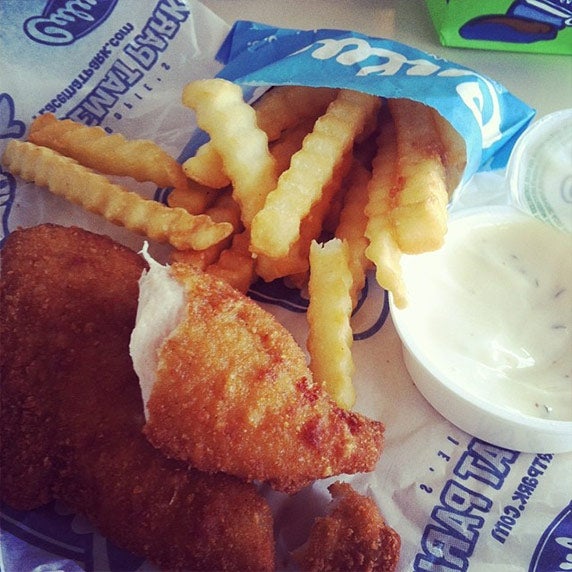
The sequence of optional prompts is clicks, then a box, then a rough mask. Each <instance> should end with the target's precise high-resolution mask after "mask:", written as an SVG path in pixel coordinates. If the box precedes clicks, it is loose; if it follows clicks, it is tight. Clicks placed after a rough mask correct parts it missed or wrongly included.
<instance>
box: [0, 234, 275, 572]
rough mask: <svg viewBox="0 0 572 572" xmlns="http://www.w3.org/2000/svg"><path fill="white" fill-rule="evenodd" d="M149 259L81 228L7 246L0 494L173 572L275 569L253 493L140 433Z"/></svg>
mask: <svg viewBox="0 0 572 572" xmlns="http://www.w3.org/2000/svg"><path fill="white" fill-rule="evenodd" d="M143 267H144V262H143V260H142V259H141V257H140V256H138V255H137V254H136V253H134V252H132V251H130V250H128V249H127V248H125V247H122V246H120V245H118V244H116V243H114V242H112V241H111V240H110V239H108V238H107V237H102V236H98V235H95V234H92V233H89V232H87V231H84V230H81V229H77V228H63V227H57V226H53V225H45V226H40V227H36V228H32V229H28V230H20V231H15V232H14V233H12V234H11V235H10V237H9V238H8V239H7V241H6V245H5V247H4V249H3V251H2V281H1V293H0V295H1V298H0V304H1V308H2V313H1V321H0V325H1V336H2V356H1V392H0V396H1V404H0V405H1V411H0V437H1V446H0V469H1V478H0V492H1V497H2V500H3V501H5V502H6V503H8V504H9V505H11V506H12V507H14V508H16V509H24V510H27V509H33V508H35V507H38V506H40V505H42V504H44V503H47V502H48V501H51V500H52V499H60V500H62V501H64V502H65V503H66V504H67V505H68V506H70V507H71V508H73V509H74V510H76V511H77V512H80V513H83V514H84V515H86V516H87V517H88V518H89V519H90V520H91V521H92V522H93V523H94V524H95V525H96V526H97V527H98V528H99V530H100V531H101V533H102V534H103V535H104V536H106V537H107V538H108V539H110V540H111V541H113V542H115V543H116V544H118V545H119V546H122V547H124V548H125V549H127V550H129V551H132V552H133V553H136V554H139V555H141V556H144V557H147V558H148V559H149V560H150V561H152V562H153V563H155V564H156V565H157V566H159V567H160V568H163V569H166V570H182V569H187V570H189V569H190V570H272V569H273V568H274V543H273V531H272V517H271V513H270V510H269V507H268V505H267V504H266V502H265V501H264V499H262V498H261V497H260V496H259V495H258V494H257V492H256V490H255V488H254V487H253V486H252V485H249V484H246V483H243V482H240V481H239V480H237V479H234V478H232V477H229V476H227V475H222V474H216V475H208V474H205V473H201V472H199V471H196V470H190V469H188V467H187V466H184V465H181V464H180V463H177V462H175V461H172V460H168V459H166V458H165V457H163V456H162V455H161V454H160V453H159V451H157V449H155V448H153V447H152V446H151V445H150V444H149V443H148V441H147V440H146V439H145V437H144V436H143V434H142V431H141V429H142V426H143V423H144V416H143V407H142V400H141V394H140V389H139V383H138V379H137V376H136V375H135V373H134V372H133V368H132V363H131V359H130V356H129V349H128V345H129V339H130V334H131V331H132V329H133V326H134V323H135V315H136V309H137V296H138V286H137V282H138V279H139V277H140V274H141V272H142V270H143Z"/></svg>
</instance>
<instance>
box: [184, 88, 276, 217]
mask: <svg viewBox="0 0 572 572" xmlns="http://www.w3.org/2000/svg"><path fill="white" fill-rule="evenodd" d="M183 103H184V105H186V106H187V107H189V108H191V109H193V110H194V111H195V114H196V120H197V124H198V126H199V127H200V128H201V129H203V130H204V131H206V132H207V133H208V134H209V135H210V137H211V143H212V145H213V147H214V148H215V149H216V150H217V152H218V153H219V154H220V156H221V158H222V162H223V165H224V170H225V172H226V174H227V175H228V177H229V179H230V180H231V182H232V187H233V196H234V198H235V200H236V201H237V203H239V205H240V207H241V212H242V221H243V223H244V226H245V227H246V228H249V227H250V224H251V222H252V219H253V217H254V215H255V214H256V213H257V212H258V210H259V209H260V208H261V207H262V205H263V204H264V201H265V200H266V196H267V194H268V193H269V192H270V191H271V190H272V189H273V188H274V187H275V186H276V175H277V174H276V162H275V161H274V158H273V157H272V155H271V154H270V151H269V149H268V137H267V136H266V133H264V131H262V129H260V128H259V127H258V125H257V123H256V113H255V111H254V109H253V108H252V107H251V106H250V105H248V103H246V102H245V101H244V99H243V94H242V89H241V88H240V86H238V85H236V84H234V83H232V82H230V81H227V80H224V79H220V78H215V79H207V80H196V81H193V82H191V83H189V84H187V85H186V86H185V88H184V90H183Z"/></svg>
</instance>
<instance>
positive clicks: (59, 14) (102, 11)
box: [24, 0, 117, 46]
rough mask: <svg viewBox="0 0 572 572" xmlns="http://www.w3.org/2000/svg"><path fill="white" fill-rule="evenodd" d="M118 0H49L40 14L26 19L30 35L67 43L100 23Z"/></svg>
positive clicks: (36, 39) (50, 42)
mask: <svg viewBox="0 0 572 572" xmlns="http://www.w3.org/2000/svg"><path fill="white" fill-rule="evenodd" d="M116 4H117V0H49V2H48V3H47V4H46V7H45V8H44V10H43V12H42V13H41V14H40V15H39V16H33V17H32V18H28V19H27V20H26V21H25V22H24V32H25V34H26V36H28V38H30V39H31V40H33V41H34V42H38V43H40V44H47V45H50V46H67V45H69V44H73V43H74V42H76V41H77V40H79V39H80V38H83V36H85V35H87V34H89V33H90V32H91V31H93V30H95V29H96V28H97V27H98V26H100V25H101V24H102V23H103V22H104V21H105V20H106V19H107V18H108V16H109V15H110V14H111V12H113V8H114V7H115V5H116Z"/></svg>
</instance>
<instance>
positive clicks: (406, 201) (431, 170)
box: [387, 99, 449, 254]
mask: <svg viewBox="0 0 572 572" xmlns="http://www.w3.org/2000/svg"><path fill="white" fill-rule="evenodd" d="M387 104H388V107H389V111H390V113H391V116H392V118H393V121H394V123H395V130H396V139H397V170H398V180H397V184H398V187H397V188H396V189H395V191H394V192H395V196H394V206H393V209H392V212H391V216H392V220H393V226H394V229H395V235H394V236H395V240H396V242H397V244H398V245H399V248H400V249H401V251H402V252H404V253H407V254H419V253H421V252H427V251H430V250H436V249H438V248H440V247H441V246H442V244H443V241H444V238H445V233H446V232H447V204H448V201H449V195H448V193H447V184H446V173H445V168H444V166H443V162H442V160H441V157H442V156H443V154H444V150H443V144H442V142H441V139H440V136H439V130H438V129H437V127H436V124H435V117H434V114H433V112H432V110H431V108H430V107H428V106H426V105H423V104H420V103H418V102H416V101H412V100H409V99H389V100H388V102H387Z"/></svg>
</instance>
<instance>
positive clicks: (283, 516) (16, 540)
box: [0, 0, 572, 572]
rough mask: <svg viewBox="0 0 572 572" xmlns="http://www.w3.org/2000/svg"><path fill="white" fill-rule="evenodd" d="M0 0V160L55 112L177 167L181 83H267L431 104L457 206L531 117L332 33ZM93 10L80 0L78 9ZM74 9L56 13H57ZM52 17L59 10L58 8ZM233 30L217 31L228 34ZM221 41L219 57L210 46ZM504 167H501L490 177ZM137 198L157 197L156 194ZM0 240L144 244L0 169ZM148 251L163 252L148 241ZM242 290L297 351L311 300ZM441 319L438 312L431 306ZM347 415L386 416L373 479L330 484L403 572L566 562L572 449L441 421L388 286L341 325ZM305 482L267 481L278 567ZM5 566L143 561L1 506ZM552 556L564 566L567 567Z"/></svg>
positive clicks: (519, 106) (400, 48) (491, 178)
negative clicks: (395, 316) (500, 437)
mask: <svg viewBox="0 0 572 572" xmlns="http://www.w3.org/2000/svg"><path fill="white" fill-rule="evenodd" d="M63 4H64V3H63V2H59V3H58V2H41V1H32V0H28V1H26V2H16V1H13V2H3V3H2V4H0V22H1V23H2V24H1V26H0V53H1V54H2V57H1V58H0V78H1V82H2V83H1V89H0V152H1V151H3V149H4V147H5V144H6V141H7V140H8V139H9V138H19V139H23V138H25V137H26V131H27V127H28V125H29V123H30V121H31V119H32V118H33V117H35V116H36V115H38V114H40V113H43V112H46V111H50V112H53V113H55V114H56V115H57V116H58V117H62V118H63V117H70V118H73V119H76V120H78V121H82V122H84V123H87V124H101V125H102V126H104V127H105V128H106V129H107V130H108V131H110V132H113V131H118V132H121V133H123V134H124V135H126V136H127V137H137V138H150V139H153V140H155V141H156V142H158V143H159V144H161V145H162V146H163V147H164V148H165V149H166V150H167V151H168V152H169V153H171V154H172V155H174V156H175V157H178V158H179V159H180V160H183V159H185V158H186V157H188V156H190V154H191V153H192V152H193V151H194V149H195V148H196V147H197V146H198V145H199V144H200V142H202V141H204V140H205V135H204V134H203V133H201V132H200V131H198V130H197V129H196V124H195V122H194V117H193V114H192V112H190V110H188V109H186V108H184V107H183V105H182V103H181V92H182V88H183V86H184V85H185V84H186V83H187V82H189V81H191V80H193V79H198V78H205V77H212V76H214V75H216V74H219V75H220V76H222V77H226V78H229V79H232V80H235V81H237V82H238V83H240V84H241V85H243V86H244V88H245V95H246V96H248V97H251V96H255V95H256V93H257V90H258V89H259V88H260V89H264V88H265V87H267V86H271V85H282V84H307V85H330V86H334V87H348V88H351V89H358V90H362V91H366V92H369V93H375V94H377V95H380V96H383V97H408V98H413V99H416V100H420V101H423V102H424V103H427V104H429V105H432V106H433V107H435V108H436V109H437V110H438V111H439V112H440V113H441V114H442V115H443V116H444V117H446V118H447V119H448V120H449V121H450V122H451V123H452V124H453V126H454V127H455V128H456V129H457V130H458V131H459V132H460V133H461V134H462V135H463V137H464V138H465V141H466V143H467V149H468V167H467V170H466V173H465V176H464V181H463V183H464V184H463V187H462V192H458V193H457V194H458V196H457V202H456V204H455V208H463V207H464V206H465V205H466V206H473V205H475V204H490V203H493V202H494V203H497V202H503V201H505V200H506V197H505V191H504V186H503V178H502V174H500V175H499V172H498V171H490V172H487V171H488V170H490V169H499V168H501V169H502V168H503V167H504V166H505V164H506V160H507V158H508V155H509V153H510V150H511V148H512V146H513V144H514V142H515V140H516V138H517V137H518V136H519V134H520V133H521V132H522V131H523V130H524V128H525V127H526V125H527V124H528V123H529V122H530V121H531V119H532V117H533V115H534V112H533V110H531V109H530V108H529V107H528V106H527V105H526V104H524V103H523V102H521V101H519V100H518V99H516V98H515V97H514V96H512V95H511V94H510V93H508V92H507V91H506V90H505V89H504V88H503V87H502V86H501V85H499V84H498V83H497V82H496V81H494V80H492V79H490V78H486V77H484V76H482V75H480V74H478V73H477V72H475V71H472V70H468V69H466V68H464V67H462V66H459V65H457V64H455V63H452V62H448V61H446V60H443V59H440V58H437V57H434V56H431V55H430V54H427V53H424V52H421V51H419V50H416V49H414V48H411V47H409V46H404V45H403V44H399V43H396V42H393V41H391V40H385V39H379V38H371V37H366V36H363V35H361V34H357V33H355V32H348V31H340V30H313V31H300V30H286V29H280V28H272V27H269V26H266V25H262V24H257V23H255V22H238V23H236V24H235V26H234V27H233V28H232V29H231V30H230V33H229V26H228V25H227V24H225V23H224V22H223V21H221V20H220V19H219V18H217V17H216V16H215V15H214V14H212V13H211V12H209V11H208V10H207V9H206V8H205V7H204V6H202V5H201V4H200V3H198V2H194V1H187V2H183V1H179V0H177V1H175V0H160V1H151V0H145V1H141V2H138V3H137V10H133V9H132V8H130V6H131V7H132V6H133V5H132V4H130V3H119V2H117V3H116V2H108V3H103V2H101V3H84V5H82V7H81V8H80V6H79V3H76V4H75V12H74V7H72V8H70V9H69V11H68V12H66V13H65V15H64V13H63V12H61V10H63V8H62V6H63ZM88 4H89V6H90V7H88ZM68 8H69V6H68ZM58 10H60V12H58ZM227 34H228V35H227ZM219 48H220V50H219ZM501 173H502V172H501ZM145 192H146V193H147V195H148V196H150V197H154V198H156V199H157V200H162V201H164V200H165V197H166V196H167V195H166V193H167V192H168V191H166V190H165V189H156V188H153V187H152V186H150V187H149V188H148V189H146V191H145ZM0 209H1V211H0V212H1V220H2V238H4V237H5V236H6V235H8V234H9V232H10V231H12V230H13V229H15V228H17V227H18V226H32V225H35V224H39V223H42V222H53V223H59V224H63V225H71V224H76V225H79V226H82V227H84V228H86V229H88V230H92V231H95V232H99V233H103V234H107V235H109V236H111V237H113V238H114V239H116V240H118V241H120V242H122V243H124V244H126V245H128V246H130V247H131V248H133V249H140V248H141V246H142V244H143V238H142V237H140V236H136V235H133V234H132V233H130V232H128V231H126V230H124V229H121V228H119V227H116V226H114V225H112V224H110V223H107V222H106V221H104V220H103V219H101V218H100V217H97V216H95V215H91V214H89V213H86V212H84V211H83V210H82V209H80V208H79V207H76V206H74V205H71V204H69V203H67V202H66V201H64V200H63V199H60V198H58V197H55V196H52V195H51V194H50V193H49V192H47V191H45V190H43V189H38V188H37V187H35V186H34V185H29V184H24V183H23V182H22V181H20V180H16V178H15V177H13V176H12V175H11V174H10V173H7V172H5V171H0ZM150 253H151V255H152V256H154V257H155V258H157V259H159V260H161V257H162V256H163V257H164V256H165V253H166V250H165V247H162V246H160V245H156V244H151V248H150ZM250 295H251V296H252V297H253V298H254V299H256V300H257V301H258V302H259V303H260V304H261V305H263V306H264V307H265V308H267V309H268V310H269V311H270V312H272V313H273V314H275V315H276V316H277V318H278V319H279V320H280V321H281V322H282V323H283V324H284V325H285V326H286V327H288V329H289V330H290V331H291V332H292V333H293V335H294V337H295V339H296V340H297V341H298V343H299V344H300V345H301V346H302V347H305V342H306V334H307V326H306V318H305V314H304V312H305V308H306V306H307V300H306V299H305V298H304V297H303V296H302V295H301V294H300V293H299V292H297V291H293V290H289V289H287V288H283V287H281V286H280V283H279V282H277V283H271V284H265V283H257V284H255V285H254V286H253V288H252V289H251V291H250ZM443 311H447V308H444V309H443ZM352 325H353V330H354V338H355V341H354V344H353V348H352V349H353V356H354V360H355V363H356V375H355V385H356V390H357V403H356V409H357V410H358V411H360V412H362V413H364V414H366V415H369V416H371V417H373V418H375V419H379V420H381V421H383V422H384V423H385V425H386V445H385V451H384V453H383V455H382V457H381V460H380V461H379V463H378V465H377V468H376V470H375V471H374V472H372V473H369V474H359V475H354V476H351V477H350V476H344V475H342V476H341V477H336V478H343V479H344V480H347V481H349V482H351V483H352V485H353V486H354V487H355V488H356V490H358V491H359V492H361V493H363V494H365V495H368V496H370V497H372V498H373V499H375V501H376V502H377V504H378V505H379V507H380V510H381V512H382V514H383V515H384V517H385V518H386V520H387V521H388V523H389V524H390V525H391V526H392V527H394V528H395V529H396V530H397V531H398V532H399V534H400V535H401V539H402V556H401V561H400V565H399V570H467V569H469V568H471V569H472V570H473V569H474V570H488V571H490V570H492V571H494V570H503V572H504V571H512V570H514V571H516V570H518V571H522V570H531V571H532V570H534V571H537V570H538V571H548V570H550V571H554V570H564V569H566V566H570V561H571V560H572V556H571V554H572V503H571V499H572V486H571V479H570V474H571V469H572V455H570V454H561V455H556V456H555V455H552V454H550V453H540V454H538V455H533V454H523V453H518V452H514V451H508V450H505V449H501V448H498V447H495V446H492V445H489V444H487V443H484V442H482V441H480V440H478V439H476V438H473V437H472V436H470V435H468V434H466V433H464V432H463V431H461V430H459V429H458V428H456V427H455V426H453V425H451V424H450V423H449V422H448V421H446V420H445V419H444V418H443V417H441V416H440V415H439V414H438V413H437V412H436V411H435V410H434V409H433V408H432V407H431V406H430V405H429V404H428V403H427V402H426V401H425V400H424V399H423V397H422V396H421V394H420V393H419V392H418V391H417V389H416V388H415V386H414V384H413V382H412V381H411V379H410V377H409V375H408V373H407V371H406V369H405V366H404V363H403V358H402V353H401V343H400V340H399V338H398V337H397V334H396V333H395V330H394V328H393V325H392V323H391V317H390V315H389V308H388V302H387V298H386V295H385V292H384V291H383V290H381V289H380V288H379V287H378V286H377V285H376V283H375V280H374V279H373V277H371V276H370V277H369V279H368V283H367V287H366V289H365V290H364V294H363V297H362V300H361V302H360V305H359V307H358V309H357V311H356V313H355V316H354V318H353V324H352ZM333 480H334V479H333V478H332V479H327V480H324V481H317V482H316V483H315V484H314V485H312V486H310V487H307V488H306V489H304V490H302V491H301V492H299V493H298V494H296V495H293V496H288V495H285V494H282V493H276V492H273V491H271V490H270V489H267V488H265V487H263V489H262V493H263V494H264V495H265V496H266V497H267V498H268V500H269V502H270V503H271V506H272V508H273V511H274V515H275V523H276V539H277V550H278V568H279V569H284V570H286V569H294V565H293V563H292V562H291V560H290V559H289V556H288V555H289V552H290V551H291V550H293V549H294V548H296V547H298V546H299V545H300V544H302V543H303V542H304V541H305V540H306V538H307V535H308V532H309V529H310V526H311V524H312V520H313V518H314V516H316V515H318V514H322V513H323V512H324V510H325V505H326V503H327V502H328V500H329V494H328V493H327V491H326V487H327V485H328V484H330V483H331V482H332V481H333ZM0 518H1V521H0V522H1V526H2V537H1V544H0V569H2V570H3V571H5V572H16V571H17V572H21V571H22V570H66V571H72V570H84V569H85V570H110V571H119V570H121V571H127V570H152V569H153V568H152V567H151V566H150V565H149V564H148V563H146V562H144V561H143V560H142V559H141V558H138V557H135V556H133V555H130V554H127V553H125V552H124V551H122V550H120V549H118V548H117V547H115V546H113V545H111V544H110V543H108V542H107V541H106V540H105V539H104V538H102V537H101V536H100V535H99V534H98V533H97V531H95V530H93V528H92V527H91V525H89V523H87V522H86V521H85V519H83V518H82V517H80V516H77V515H74V514H73V513H70V511H69V510H68V509H67V508H66V507H65V506H63V505H61V504H60V503H52V504H50V505H48V506H46V507H42V508H40V509H38V510H35V511H29V512H19V511H14V510H12V509H11V508H10V507H8V506H5V505H4V506H2V512H1V517H0ZM562 566H564V567H562Z"/></svg>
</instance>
